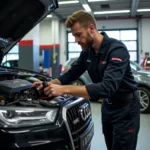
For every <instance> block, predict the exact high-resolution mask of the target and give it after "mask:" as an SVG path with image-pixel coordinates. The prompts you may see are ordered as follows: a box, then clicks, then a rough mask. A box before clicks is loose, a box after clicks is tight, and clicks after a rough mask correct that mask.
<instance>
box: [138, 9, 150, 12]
mask: <svg viewBox="0 0 150 150" xmlns="http://www.w3.org/2000/svg"><path fill="white" fill-rule="evenodd" d="M147 11H150V9H137V12H147Z"/></svg>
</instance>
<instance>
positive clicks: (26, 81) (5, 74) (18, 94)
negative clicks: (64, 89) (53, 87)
mask: <svg viewBox="0 0 150 150" xmlns="http://www.w3.org/2000/svg"><path fill="white" fill-rule="evenodd" d="M34 81H41V80H39V79H37V78H36V77H34V76H33V74H27V73H24V74H23V73H18V72H16V71H15V72H12V70H11V71H9V70H7V69H4V68H1V70H0V106H24V107H27V106H28V107H39V108H40V107H58V106H59V105H60V104H62V103H64V102H66V98H67V97H68V95H67V96H59V97H47V96H46V95H45V94H44V92H43V89H42V90H40V91H38V90H37V87H32V83H33V82H34ZM46 86H47V81H43V87H46Z"/></svg>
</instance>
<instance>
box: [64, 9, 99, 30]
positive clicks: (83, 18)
mask: <svg viewBox="0 0 150 150" xmlns="http://www.w3.org/2000/svg"><path fill="white" fill-rule="evenodd" d="M76 22H79V23H80V24H81V26H82V27H84V28H87V27H88V26H89V24H94V26H95V28H96V21H95V19H94V17H93V16H92V14H90V13H88V12H86V11H84V10H79V11H76V12H74V13H73V14H72V15H71V16H68V18H67V20H66V23H65V24H66V26H67V28H71V27H72V26H73V25H74V24H75V23H76Z"/></svg>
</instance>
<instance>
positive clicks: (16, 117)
mask: <svg viewBox="0 0 150 150" xmlns="http://www.w3.org/2000/svg"><path fill="white" fill-rule="evenodd" d="M57 7H58V2H57V0H32V1H30V2H29V1H27V0H16V1H15V2H14V1H5V0H2V1H1V5H0V12H1V13H0V24H1V27H0V64H1V63H2V59H3V56H4V55H6V54H7V53H8V52H9V51H10V49H11V48H12V47H13V46H14V45H15V44H16V43H17V42H19V41H20V40H21V39H22V38H23V37H24V35H25V34H27V32H29V31H30V30H31V29H32V28H33V27H34V26H36V25H37V23H39V22H40V21H41V20H42V19H43V18H44V17H46V16H47V15H48V14H49V13H50V12H53V11H54V10H55V9H56V8H57ZM50 80H52V78H51V77H48V76H45V75H43V74H40V73H37V72H33V71H28V70H23V69H20V68H14V67H13V68H11V67H5V66H1V67H0V141H1V144H0V149H1V150H15V149H18V150H90V145H91V139H92V137H93V134H94V125H93V121H92V115H91V107H90V103H89V100H87V99H84V98H81V97H73V96H69V95H64V96H58V97H52V98H48V97H46V96H45V95H44V93H43V91H42V90H41V91H37V89H36V87H32V83H33V82H35V81H42V82H43V86H45V87H46V86H47V81H50Z"/></svg>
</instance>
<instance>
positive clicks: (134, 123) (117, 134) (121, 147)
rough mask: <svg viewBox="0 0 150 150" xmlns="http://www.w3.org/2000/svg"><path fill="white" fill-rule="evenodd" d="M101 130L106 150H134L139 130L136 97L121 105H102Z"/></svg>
mask: <svg viewBox="0 0 150 150" xmlns="http://www.w3.org/2000/svg"><path fill="white" fill-rule="evenodd" d="M102 128H103V133H104V137H105V142H106V146H107V149H108V150H136V145H137V138H138V133H139V128H140V102H139V98H138V97H137V95H135V96H134V98H133V99H131V100H128V101H127V102H125V103H122V104H120V103H119V104H116V103H115V104H113V103H111V104H109V103H108V102H107V101H105V99H104V101H103V103H102Z"/></svg>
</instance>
